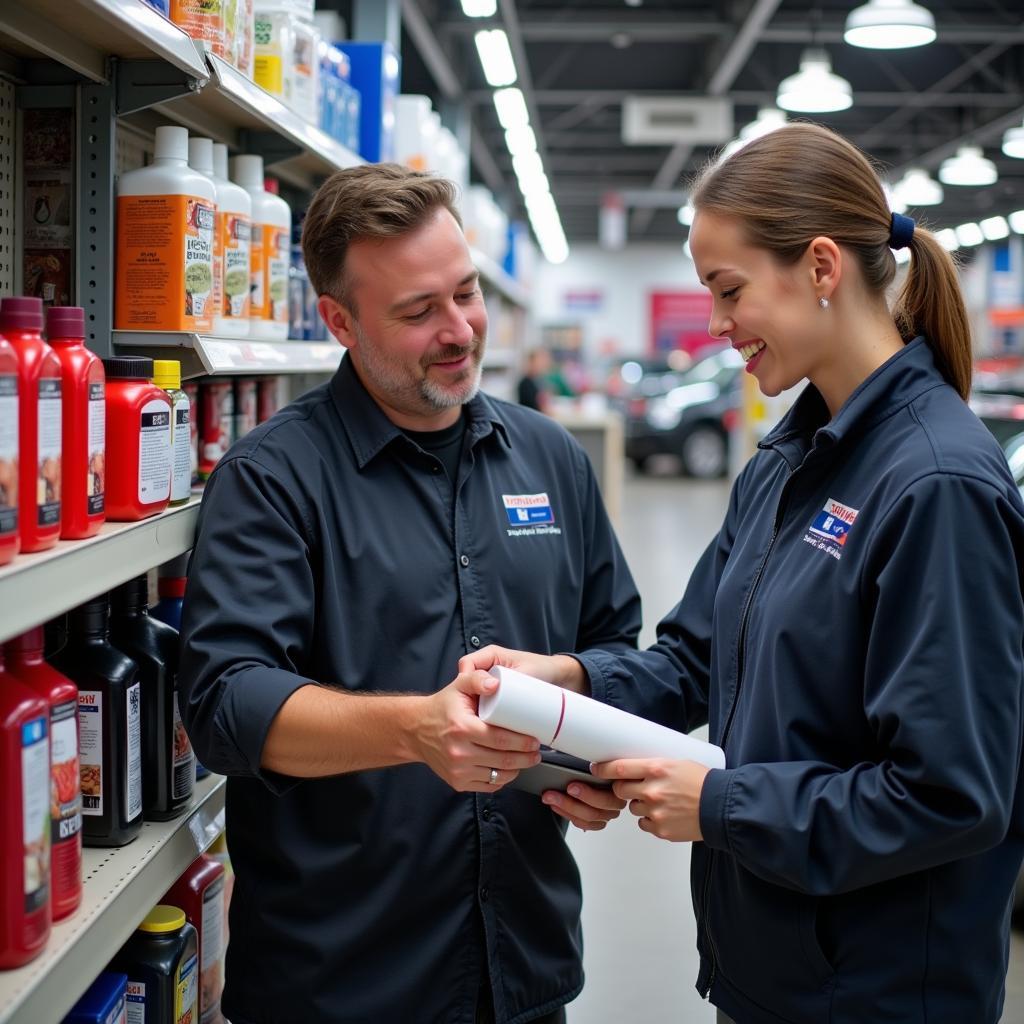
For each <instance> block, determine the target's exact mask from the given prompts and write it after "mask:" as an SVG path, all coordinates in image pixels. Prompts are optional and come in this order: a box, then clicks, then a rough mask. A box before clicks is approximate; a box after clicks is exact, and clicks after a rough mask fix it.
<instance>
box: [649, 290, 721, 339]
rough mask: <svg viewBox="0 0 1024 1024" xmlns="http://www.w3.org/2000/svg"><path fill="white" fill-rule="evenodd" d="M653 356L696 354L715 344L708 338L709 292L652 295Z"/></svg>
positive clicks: (656, 293) (655, 293)
mask: <svg viewBox="0 0 1024 1024" xmlns="http://www.w3.org/2000/svg"><path fill="white" fill-rule="evenodd" d="M649 295H650V310H651V335H650V337H651V343H650V348H651V352H652V353H654V354H658V353H662V352H671V351H672V350H673V349H677V348H681V349H683V350H684V351H686V352H691V353H693V352H696V351H697V350H698V349H701V348H704V347H705V346H707V345H710V344H712V343H713V342H714V339H713V338H712V337H711V335H710V334H708V321H709V320H710V319H711V295H710V293H708V292H705V291H700V292H650V293H649Z"/></svg>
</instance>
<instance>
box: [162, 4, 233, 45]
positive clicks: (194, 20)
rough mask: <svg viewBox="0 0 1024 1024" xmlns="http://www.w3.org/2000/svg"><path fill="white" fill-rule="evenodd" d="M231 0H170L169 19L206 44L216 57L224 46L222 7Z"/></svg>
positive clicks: (187, 33)
mask: <svg viewBox="0 0 1024 1024" xmlns="http://www.w3.org/2000/svg"><path fill="white" fill-rule="evenodd" d="M230 3H231V0H227V4H225V0H171V21H173V22H174V24H175V25H177V26H178V28H180V29H184V31H185V33H186V35H189V36H191V37H192V38H193V39H194V40H196V41H197V42H203V43H206V44H207V47H208V48H209V49H211V50H212V51H213V52H214V53H215V54H216V55H217V56H218V57H224V56H225V55H226V53H227V51H226V50H225V47H224V8H225V6H227V5H229V4H230Z"/></svg>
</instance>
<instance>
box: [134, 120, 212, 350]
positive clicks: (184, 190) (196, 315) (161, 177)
mask: <svg viewBox="0 0 1024 1024" xmlns="http://www.w3.org/2000/svg"><path fill="white" fill-rule="evenodd" d="M215 202H216V193H215V192H214V188H213V182H212V181H210V179H209V178H207V177H205V176H204V175H202V174H197V173H196V172H195V171H193V170H191V169H190V168H189V166H188V131H187V130H186V129H184V128H178V127H174V126H171V125H164V126H162V127H160V128H157V130H156V144H155V147H154V153H153V163H151V164H150V165H149V166H148V167H141V168H139V170H136V171H129V172H128V173H127V174H122V175H121V177H120V178H119V179H118V182H117V253H116V263H117V270H116V285H115V295H114V299H115V302H114V326H115V327H117V328H119V329H121V330H132V331H189V332H192V333H195V334H209V333H210V330H211V328H212V326H213V309H212V305H211V302H210V296H211V291H212V287H213V233H214V203H215Z"/></svg>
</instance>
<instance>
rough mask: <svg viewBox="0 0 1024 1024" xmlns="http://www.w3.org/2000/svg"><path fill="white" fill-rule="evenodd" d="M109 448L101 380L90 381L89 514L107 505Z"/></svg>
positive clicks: (86, 475)
mask: <svg viewBox="0 0 1024 1024" xmlns="http://www.w3.org/2000/svg"><path fill="white" fill-rule="evenodd" d="M106 450H107V407H106V403H105V401H104V384H103V381H101V380H94V381H91V382H90V383H89V466H88V468H87V469H86V472H85V482H86V508H87V510H88V512H89V515H91V516H94V515H96V514H97V513H99V512H102V511H103V509H104V505H105V499H104V491H105V489H106V488H105V476H106Z"/></svg>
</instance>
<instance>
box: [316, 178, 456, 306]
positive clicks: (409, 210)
mask: <svg viewBox="0 0 1024 1024" xmlns="http://www.w3.org/2000/svg"><path fill="white" fill-rule="evenodd" d="M457 196H458V190H457V188H456V186H455V185H454V184H453V183H452V182H450V181H448V180H447V179H446V178H439V177H437V176H436V175H433V174H424V173H422V172H420V171H411V170H409V169H408V168H407V167H403V166H402V165H401V164H362V165H360V166H358V167H348V168H346V169H345V170H342V171H336V172H335V173H334V174H332V175H331V176H330V177H329V178H328V179H327V181H325V182H324V183H323V185H321V186H320V188H319V190H318V191H317V193H316V195H315V196H314V197H313V202H312V203H310V206H309V210H308V211H307V213H306V220H305V223H304V224H303V226H302V254H303V257H304V258H305V261H306V270H307V272H308V273H309V279H310V281H311V282H312V284H313V287H314V288H315V289H316V293H317V295H330V296H331V297H332V298H334V299H336V300H337V301H338V302H340V303H341V304H342V305H343V306H345V307H346V308H348V309H350V310H351V311H352V312H353V313H355V306H354V304H353V302H352V297H351V295H350V294H349V286H350V283H351V282H350V281H349V280H348V278H347V275H346V273H345V257H346V255H347V254H348V247H349V246H350V245H351V244H352V243H353V242H355V241H360V240H362V239H385V238H392V237H394V236H396V235H404V234H405V233H406V232H408V231H411V230H412V229H413V228H416V227H419V225H421V224H422V223H424V221H426V220H427V219H428V218H429V217H430V215H431V214H432V213H433V212H434V211H435V210H437V209H445V210H447V211H448V212H449V213H450V214H451V215H452V216H453V217H454V218H455V220H456V221H458V223H459V226H460V227H461V226H462V218H461V217H460V216H459V212H458V209H457V207H456V205H455V202H456V198H457Z"/></svg>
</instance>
